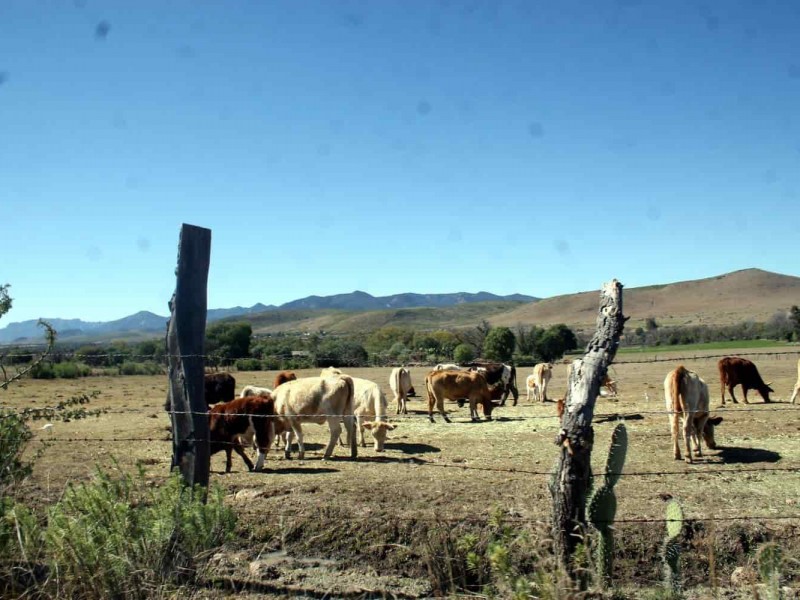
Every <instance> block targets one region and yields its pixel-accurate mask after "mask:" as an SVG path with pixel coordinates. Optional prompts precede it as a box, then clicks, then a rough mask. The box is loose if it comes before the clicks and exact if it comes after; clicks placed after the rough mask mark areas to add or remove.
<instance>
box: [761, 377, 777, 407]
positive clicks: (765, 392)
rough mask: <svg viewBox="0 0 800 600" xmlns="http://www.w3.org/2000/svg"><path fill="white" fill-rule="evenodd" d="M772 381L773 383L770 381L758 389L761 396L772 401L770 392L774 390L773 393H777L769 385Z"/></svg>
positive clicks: (767, 400)
mask: <svg viewBox="0 0 800 600" xmlns="http://www.w3.org/2000/svg"><path fill="white" fill-rule="evenodd" d="M771 383H772V382H771V381H768V382H767V383H765V384H764V386H763V387H761V388H759V390H758V393H759V394H761V397H762V398H763V399H764V402H770V399H769V395H770V392H772V393H773V394H774V393H775V390H773V389H772V388H771V387H769V386H770V384H771Z"/></svg>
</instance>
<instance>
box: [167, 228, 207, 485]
mask: <svg viewBox="0 0 800 600" xmlns="http://www.w3.org/2000/svg"><path fill="white" fill-rule="evenodd" d="M210 258H211V230H210V229H205V228H203V227H196V226H194V225H186V224H185V223H184V224H183V226H182V227H181V236H180V242H179V245H178V268H177V270H176V271H175V275H176V276H177V282H176V284H175V293H174V294H173V296H172V299H171V300H170V302H169V307H170V318H169V323H168V324H167V356H168V358H169V391H168V395H169V396H168V407H169V410H170V411H171V412H170V415H171V417H172V466H173V468H174V467H178V468H179V469H180V472H181V475H182V476H183V480H184V482H185V483H186V485H188V486H195V485H200V486H202V487H204V488H206V487H208V475H209V465H210V453H209V444H208V415H207V412H208V406H207V405H206V399H205V384H204V377H203V374H204V356H203V354H204V352H205V337H206V308H207V303H206V286H207V283H208V267H209V263H210Z"/></svg>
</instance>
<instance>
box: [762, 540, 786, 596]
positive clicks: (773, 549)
mask: <svg viewBox="0 0 800 600" xmlns="http://www.w3.org/2000/svg"><path fill="white" fill-rule="evenodd" d="M757 556H758V573H759V575H761V582H762V583H764V584H765V586H766V590H765V591H766V592H767V597H768V598H769V600H772V598H775V600H778V598H780V588H781V586H780V582H781V567H782V563H783V554H782V553H781V548H780V546H778V545H777V544H774V543H768V544H764V545H763V546H761V548H759V549H758V555H757Z"/></svg>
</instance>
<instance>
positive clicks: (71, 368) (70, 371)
mask: <svg viewBox="0 0 800 600" xmlns="http://www.w3.org/2000/svg"><path fill="white" fill-rule="evenodd" d="M53 373H54V374H55V376H56V377H57V378H59V379H77V378H78V377H88V376H89V375H91V374H92V369H91V367H90V366H89V365H85V364H82V363H77V362H63V363H56V364H54V365H53Z"/></svg>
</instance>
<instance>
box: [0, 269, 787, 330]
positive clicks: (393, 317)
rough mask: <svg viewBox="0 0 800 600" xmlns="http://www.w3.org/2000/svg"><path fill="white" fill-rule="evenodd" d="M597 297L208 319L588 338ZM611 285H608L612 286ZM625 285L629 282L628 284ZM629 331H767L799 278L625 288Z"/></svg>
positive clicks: (385, 304)
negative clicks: (650, 326) (561, 333)
mask: <svg viewBox="0 0 800 600" xmlns="http://www.w3.org/2000/svg"><path fill="white" fill-rule="evenodd" d="M602 279H603V278H602V275H601V276H599V277H598V289H597V290H592V291H585V292H578V293H574V294H565V295H561V296H554V297H551V298H545V299H538V298H534V297H532V296H524V295H521V294H514V295H511V296H497V295H494V294H489V293H487V292H479V293H477V294H467V293H457V294H410V293H409V294H396V295H394V296H382V297H374V296H371V295H370V294H367V293H366V292H362V291H355V292H352V293H350V294H337V295H334V296H309V297H307V298H302V299H300V300H294V301H292V302H287V303H286V304H283V305H281V306H271V305H269V306H268V305H264V304H256V305H254V306H251V307H249V308H247V307H240V306H237V307H233V308H225V309H213V310H209V311H208V322H213V321H218V320H220V319H226V318H235V319H237V320H247V321H248V322H250V324H251V325H252V327H253V331H254V332H255V333H256V334H269V333H281V332H295V333H300V332H317V331H325V332H329V333H334V334H350V333H364V332H369V331H374V330H375V329H378V328H380V327H385V326H390V325H393V326H399V327H405V328H409V329H414V330H435V329H454V328H460V327H471V326H475V325H477V324H479V323H480V322H481V321H484V320H486V321H488V322H489V323H490V324H491V325H493V326H500V325H505V326H508V327H512V328H513V327H516V326H517V325H539V326H548V325H553V324H556V323H565V324H567V325H569V326H570V327H571V328H572V329H574V330H576V331H583V332H586V331H591V330H592V329H593V328H594V326H595V322H596V319H597V308H598V301H599V284H600V283H601V282H602ZM607 279H611V277H606V280H607ZM623 283H624V281H623ZM623 305H624V306H623V308H624V313H625V315H627V316H629V317H630V321H629V322H628V323H627V324H626V326H625V327H626V329H630V328H635V327H638V326H642V325H644V323H645V321H646V319H648V318H650V317H653V318H655V319H656V320H657V322H658V324H659V325H660V326H664V327H670V326H679V325H709V326H716V325H730V324H734V323H740V322H744V321H754V322H766V321H768V320H769V319H770V318H772V317H773V316H775V315H776V314H779V313H783V314H786V312H787V311H788V310H789V308H790V307H791V306H793V305H800V277H794V276H791V275H782V274H779V273H771V272H769V271H764V270H761V269H744V270H740V271H733V272H731V273H726V274H724V275H718V276H715V277H707V278H704V279H694V280H689V281H680V282H676V283H669V284H662V285H650V286H644V287H630V288H628V287H626V288H624V293H623ZM50 321H51V323H52V324H53V326H54V327H55V328H56V330H57V331H58V333H59V340H61V341H68V342H74V343H78V342H84V341H100V340H108V339H127V340H134V339H141V338H147V337H149V338H152V337H155V336H157V335H160V336H163V335H164V334H165V332H166V321H167V318H166V317H163V316H159V315H155V314H153V313H150V312H139V313H136V314H134V315H130V316H128V317H125V318H123V319H118V320H116V321H110V322H106V323H86V322H83V321H80V320H77V319H67V320H62V319H51V320H50ZM41 336H42V334H41V331H40V330H39V329H38V328H37V327H36V322H35V321H25V322H22V323H11V324H10V325H8V326H7V327H5V328H3V329H0V343H10V342H26V341H39V340H41Z"/></svg>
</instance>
